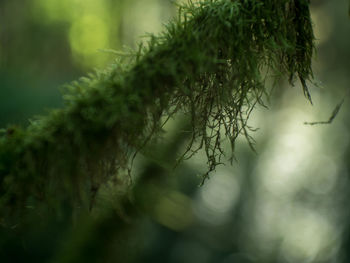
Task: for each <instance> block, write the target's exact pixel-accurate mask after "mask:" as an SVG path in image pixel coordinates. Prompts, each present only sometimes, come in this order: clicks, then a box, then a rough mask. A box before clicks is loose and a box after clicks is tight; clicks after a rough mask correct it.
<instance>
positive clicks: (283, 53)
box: [0, 0, 314, 225]
mask: <svg viewBox="0 0 350 263" xmlns="http://www.w3.org/2000/svg"><path fill="white" fill-rule="evenodd" d="M313 48H314V46H313V33H312V26H311V21H310V14H309V1H307V0H300V1H294V0H278V1H276V0H267V1H257V0H237V1H231V0H217V1H213V0H206V1H202V2H200V3H196V4H194V3H192V2H191V1H190V2H189V3H188V4H187V5H183V6H180V7H179V16H178V18H176V19H174V21H172V22H170V23H169V24H168V25H167V26H166V30H165V31H164V32H163V33H162V34H160V35H159V36H153V35H151V36H150V38H149V41H148V43H147V45H142V44H140V45H139V48H138V50H137V51H135V52H127V53H125V54H123V55H121V56H119V58H118V61H117V62H116V63H115V64H114V65H112V66H111V67H110V68H108V69H107V70H105V71H101V72H96V73H95V74H90V75H89V76H88V77H84V78H81V79H80V80H79V81H76V82H73V83H71V84H69V85H67V86H66V88H65V92H64V98H65V107H64V108H63V109H59V110H54V111H51V112H50V114H49V115H48V116H45V117H40V118H37V119H35V120H32V122H31V125H30V126H29V127H27V128H26V129H22V128H19V127H9V128H7V129H6V130H3V135H2V136H1V137H0V195H1V199H0V207H1V219H2V223H3V224H4V225H8V224H11V225H12V224H14V223H18V221H19V219H18V218H20V217H19V215H24V214H26V213H28V211H29V210H34V211H36V213H38V214H40V213H44V211H45V210H46V209H47V207H55V209H56V210H57V211H59V210H60V208H62V206H63V204H64V205H67V204H69V205H70V206H71V208H74V207H80V208H81V210H89V208H91V206H92V205H93V203H94V198H95V195H96V193H97V191H98V189H99V188H100V187H101V185H103V184H104V183H106V182H107V181H108V180H111V179H112V178H113V177H115V176H116V175H117V174H118V173H120V171H122V170H123V169H126V168H128V167H129V165H130V161H131V160H132V156H133V155H134V153H135V152H137V151H139V150H141V149H142V148H143V147H144V145H145V144H146V143H147V142H148V141H149V140H150V139H151V138H155V137H156V136H158V135H159V132H160V131H161V129H162V125H163V123H164V118H169V117H172V116H173V115H174V114H175V113H177V112H182V113H186V114H187V115H188V116H189V119H190V127H191V128H190V130H191V136H192V138H191V140H190V142H189V145H188V148H187V151H186V153H185V154H184V155H183V157H182V158H180V159H183V158H187V157H190V156H192V155H193V154H194V153H196V152H197V151H198V150H199V149H204V151H205V153H206V155H207V161H208V173H209V172H211V171H213V170H214V169H215V167H216V166H217V165H218V164H220V163H221V158H222V157H223V154H224V150H223V147H222V145H221V141H222V137H223V136H226V137H227V138H228V139H229V140H230V142H231V145H232V150H233V149H234V143H235V140H236V138H237V136H239V135H240V134H243V135H244V136H245V137H246V138H247V140H248V143H249V144H252V139H251V137H250V135H249V133H248V132H249V127H248V126H247V119H248V117H249V114H250V112H251V111H252V110H253V108H254V106H255V105H256V104H257V103H260V104H262V103H263V102H262V96H263V95H264V94H268V91H267V87H266V85H265V82H266V81H267V80H268V78H273V79H279V78H280V77H282V76H287V77H289V81H290V83H291V84H293V80H294V78H295V76H297V77H298V78H299V79H300V81H301V83H302V86H303V88H304V94H305V95H306V97H307V98H308V99H310V94H309V92H308V89H307V86H306V81H307V80H309V79H310V78H312V71H311V57H312V53H313ZM310 100H311V99H310ZM222 131H224V134H222ZM208 173H207V174H206V175H204V179H205V178H206V177H207V176H208ZM42 204H47V205H48V206H46V205H42ZM15 219H17V220H15Z"/></svg>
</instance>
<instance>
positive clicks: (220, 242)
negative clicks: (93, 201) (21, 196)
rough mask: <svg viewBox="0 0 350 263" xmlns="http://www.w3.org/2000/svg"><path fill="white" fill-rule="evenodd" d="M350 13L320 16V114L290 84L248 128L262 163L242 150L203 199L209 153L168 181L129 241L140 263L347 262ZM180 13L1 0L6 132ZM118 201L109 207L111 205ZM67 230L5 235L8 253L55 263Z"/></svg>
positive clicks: (156, 1)
mask: <svg viewBox="0 0 350 263" xmlns="http://www.w3.org/2000/svg"><path fill="white" fill-rule="evenodd" d="M347 8H348V6H347V1H346V0H341V1H323V0H319V1H313V3H312V5H311V10H312V17H313V21H314V27H315V36H316V39H317V40H316V44H317V54H316V55H315V60H314V63H313V68H314V73H315V80H314V83H309V86H310V91H311V94H312V97H313V101H314V105H313V106H311V105H310V103H309V102H308V101H307V100H306V99H305V98H304V97H303V95H302V89H301V87H300V86H299V85H298V84H297V83H296V86H295V87H290V86H289V85H286V84H285V83H280V84H279V85H278V86H277V87H276V88H275V89H273V90H272V95H271V97H270V98H269V100H268V103H267V105H268V106H269V109H265V108H258V109H257V110H256V111H255V113H254V114H253V116H252V118H251V120H250V125H251V126H253V127H258V128H260V130H259V131H257V132H255V133H254V134H253V136H254V138H255V139H256V143H257V145H256V149H257V152H258V153H257V154H254V153H253V152H252V151H251V150H250V149H249V147H248V146H247V143H246V142H245V141H244V139H242V140H240V142H239V145H238V148H237V152H236V157H237V159H238V161H237V162H235V163H233V165H230V164H229V163H227V165H225V166H222V167H220V168H219V169H217V171H216V172H215V173H214V174H213V175H212V176H211V178H210V180H208V181H207V182H206V183H205V185H204V186H203V187H201V188H199V187H198V184H199V182H200V178H199V177H198V176H197V175H199V174H201V172H203V171H205V169H206V167H205V165H206V164H205V163H206V161H205V158H204V157H205V156H204V154H201V153H199V154H197V155H196V156H194V158H192V159H190V160H189V161H186V162H184V163H183V164H182V165H181V166H180V167H179V168H178V169H176V170H175V171H174V172H172V175H167V174H165V175H164V177H165V182H164V185H165V186H164V185H163V186H162V187H165V188H164V189H166V191H163V192H162V193H161V196H162V197H161V198H160V199H159V201H158V202H157V203H156V204H154V211H153V213H152V215H151V216H144V217H142V216H141V217H140V218H139V219H138V221H137V224H136V227H134V228H133V230H132V231H131V232H130V233H129V234H128V235H127V237H126V239H125V243H128V244H131V245H128V246H126V247H127V248H125V251H124V252H125V254H133V256H132V257H130V261H133V262H201V263H203V262H204V263H205V262H223V263H229V262H283V263H284V262H298V263H299V262H349V261H348V259H349V258H348V256H347V253H348V248H347V246H348V243H350V242H349V241H348V239H349V235H348V232H347V231H348V230H347V228H348V225H349V222H350V215H349V205H348V203H349V202H348V200H349V199H348V196H349V193H350V182H349V168H350V164H349V154H350V151H349V139H350V138H349V129H350V121H349V120H350V115H349V112H350V111H349V108H350V104H349V91H348V89H349V86H350V48H349V47H350V19H349V16H348V14H347ZM175 14H176V7H175V6H174V5H173V4H172V3H171V1H170V0H169V1H168V0H114V1H113V0H98V1H97V0H20V1H19V0H1V1H0V127H6V126H7V125H10V124H16V125H22V126H26V125H28V124H29V122H28V119H30V118H31V117H33V116H34V115H42V114H45V113H46V112H47V111H48V110H50V109H52V108H57V107H61V106H62V99H61V94H60V87H61V86H62V85H63V84H64V83H67V82H70V81H73V80H75V79H77V78H79V77H80V76H83V75H86V74H87V73H88V72H91V71H94V70H95V69H103V68H104V67H106V66H108V65H109V64H110V63H112V62H113V60H114V59H115V55H114V54H113V52H109V51H108V50H110V49H113V50H122V49H127V48H133V47H135V46H136V43H137V42H139V41H142V40H143V38H142V36H144V35H145V34H146V33H147V32H153V33H156V32H159V31H160V30H161V29H162V23H165V22H166V21H167V20H169V19H170V18H171V17H172V16H173V15H175ZM342 99H345V100H344V103H343V105H342V107H341V109H340V111H339V114H338V115H337V116H336V118H335V119H334V121H333V122H332V123H331V124H329V125H315V126H309V125H304V122H305V121H324V120H327V119H328V118H329V117H330V116H331V115H332V111H333V109H334V108H335V107H336V105H337V104H339V103H340V102H341V101H342ZM176 126H177V122H176V120H174V121H172V122H170V123H169V124H168V125H167V126H166V130H167V131H168V133H169V134H170V135H171V134H176V133H177V132H179V131H177V130H176ZM165 140H166V138H165ZM150 151H151V150H150ZM142 163H144V161H143V157H142V156H140V157H139V159H138V160H137V162H136V164H135V169H134V172H135V174H137V173H141V172H142V171H143V170H142V169H143V168H142V167H143V164H142ZM114 190H115V189H114ZM108 191H110V192H113V189H112V190H108ZM108 191H107V190H106V191H105V192H104V195H103V194H102V197H101V200H102V199H103V197H104V198H106V199H108V200H109V201H111V200H113V198H112V196H113V194H111V193H110V192H108ZM112 202H113V201H112ZM48 221H49V220H48ZM67 228H68V226H67V225H66V224H65V223H62V224H61V225H60V226H58V225H57V224H55V227H54V228H53V227H52V226H51V225H50V224H49V223H47V226H45V227H43V228H41V229H40V231H39V230H35V231H34V230H33V231H31V230H30V229H29V230H28V232H27V233H26V234H25V235H23V236H21V237H20V238H17V239H16V238H9V237H11V234H8V233H7V232H6V231H1V232H0V246H2V251H1V250H0V252H2V253H4V255H10V254H11V250H13V251H14V253H15V254H16V251H17V252H18V253H17V254H19V253H24V254H23V255H24V256H23V258H19V260H24V259H26V261H27V262H31V260H32V261H33V262H39V261H36V260H40V259H42V261H41V260H40V261H41V262H45V260H49V259H50V258H51V257H53V256H52V255H56V254H59V253H60V252H57V251H60V249H59V248H58V247H61V245H60V242H64V240H65V238H67V237H66V236H64V235H63V236H62V234H61V233H65V231H67ZM87 231H88V230H87ZM32 232H33V233H32ZM13 240H15V241H13ZM18 240H21V241H18ZM59 240H63V241H59ZM99 242H102V243H103V242H105V240H104V239H103V238H101V240H99ZM28 243H29V244H30V245H28ZM122 243H124V242H122ZM26 244H27V245H26ZM5 250H6V251H5ZM4 251H5V252H4ZM20 251H21V252H20ZM23 251H25V252H23ZM62 253H63V252H62ZM123 257H124V256H121V254H120V253H119V252H118V253H117V252H116V253H113V252H111V253H110V254H109V256H108V257H107V258H109V260H110V261H108V262H114V259H118V260H120V262H123ZM125 257H127V256H125ZM131 258H132V259H131ZM3 259H5V261H4V262H15V261H12V260H13V258H12V260H11V258H10V257H9V258H6V256H3ZM124 262H126V260H125V261H124Z"/></svg>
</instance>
